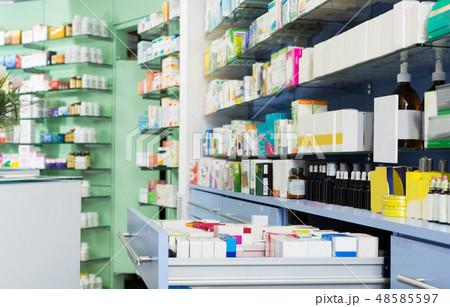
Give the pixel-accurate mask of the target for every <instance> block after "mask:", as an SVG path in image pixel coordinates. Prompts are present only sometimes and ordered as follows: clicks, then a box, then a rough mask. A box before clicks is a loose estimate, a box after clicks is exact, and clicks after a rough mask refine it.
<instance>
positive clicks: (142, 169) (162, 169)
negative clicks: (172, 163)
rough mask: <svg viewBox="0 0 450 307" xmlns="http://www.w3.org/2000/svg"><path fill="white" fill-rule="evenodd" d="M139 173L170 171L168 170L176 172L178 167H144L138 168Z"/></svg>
mask: <svg viewBox="0 0 450 307" xmlns="http://www.w3.org/2000/svg"><path fill="white" fill-rule="evenodd" d="M140 169H141V171H170V170H178V167H169V166H155V167H145V166H140Z"/></svg>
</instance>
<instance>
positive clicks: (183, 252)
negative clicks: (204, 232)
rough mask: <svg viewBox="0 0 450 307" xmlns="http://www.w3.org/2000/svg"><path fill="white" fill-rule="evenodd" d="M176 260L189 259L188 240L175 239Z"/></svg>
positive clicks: (185, 238)
mask: <svg viewBox="0 0 450 307" xmlns="http://www.w3.org/2000/svg"><path fill="white" fill-rule="evenodd" d="M175 241H176V242H177V258H189V240H188V238H187V237H177V238H176V239H175Z"/></svg>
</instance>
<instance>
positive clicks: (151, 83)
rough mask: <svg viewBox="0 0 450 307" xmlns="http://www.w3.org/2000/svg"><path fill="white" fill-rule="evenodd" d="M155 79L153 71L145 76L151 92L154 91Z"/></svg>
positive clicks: (148, 89)
mask: <svg viewBox="0 0 450 307" xmlns="http://www.w3.org/2000/svg"><path fill="white" fill-rule="evenodd" d="M153 79H154V73H153V72H152V71H148V72H147V74H146V75H145V81H146V83H147V91H149V92H151V91H152V89H153Z"/></svg>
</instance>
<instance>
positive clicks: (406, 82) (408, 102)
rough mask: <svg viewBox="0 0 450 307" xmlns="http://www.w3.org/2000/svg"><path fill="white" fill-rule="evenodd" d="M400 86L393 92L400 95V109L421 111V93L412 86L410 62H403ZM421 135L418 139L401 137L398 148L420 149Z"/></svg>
mask: <svg viewBox="0 0 450 307" xmlns="http://www.w3.org/2000/svg"><path fill="white" fill-rule="evenodd" d="M397 82H398V87H397V88H396V89H395V91H394V92H393V93H392V94H393V95H398V109H399V110H413V111H421V109H422V107H421V103H420V99H419V95H417V93H416V91H415V90H414V89H413V88H412V87H411V85H410V82H411V75H410V74H409V73H408V63H407V62H405V63H402V64H401V69H400V73H399V74H398V75H397ZM420 143H421V142H420V135H419V138H417V139H399V140H398V149H406V148H408V149H419V148H420Z"/></svg>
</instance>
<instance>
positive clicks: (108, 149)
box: [0, 35, 114, 288]
mask: <svg viewBox="0 0 450 307" xmlns="http://www.w3.org/2000/svg"><path fill="white" fill-rule="evenodd" d="M112 42H113V40H112V39H111V38H105V37H99V36H93V35H80V36H76V37H65V38H61V39H53V40H47V41H43V42H36V43H32V44H21V45H7V46H0V54H17V55H27V54H31V53H33V52H37V51H46V50H52V51H56V52H57V53H58V54H64V53H65V49H66V47H68V46H71V45H73V44H80V45H83V46H89V47H95V48H101V49H102V52H103V58H104V63H105V64H99V63H90V62H77V63H67V64H55V65H48V66H42V67H33V68H25V69H22V68H19V69H10V70H8V72H9V73H10V74H11V76H12V77H16V76H18V77H21V78H23V79H28V78H29V76H30V74H35V73H46V74H49V75H50V76H51V77H52V79H53V80H68V79H70V78H71V76H74V75H76V76H81V75H82V74H84V73H87V74H91V75H98V76H104V77H106V83H107V84H112V82H113V80H112V78H113V76H114V65H113V64H109V63H114V61H113V59H114V56H113V54H114V49H113V44H112ZM25 94H30V95H34V96H36V97H42V98H43V99H47V100H48V102H49V105H50V107H60V106H68V105H69V104H70V103H73V102H75V101H77V100H80V101H81V100H83V101H89V102H96V103H98V104H99V107H100V115H101V116H60V117H40V118H21V121H25V120H33V121H35V122H36V143H29V144H17V143H9V144H0V151H2V152H7V153H17V146H18V145H33V146H36V147H37V148H38V149H39V150H40V151H42V152H43V153H44V154H45V155H48V156H50V157H52V158H66V157H67V156H68V154H69V152H70V151H82V152H84V151H89V153H90V154H91V157H92V168H89V169H85V170H81V169H43V170H41V174H42V175H58V176H67V175H72V174H73V175H78V176H82V177H83V180H89V182H90V186H91V188H90V196H89V197H84V198H82V203H81V210H82V212H97V213H98V215H99V223H100V225H101V226H99V227H90V228H83V229H80V232H81V242H87V243H88V244H89V255H90V260H88V261H84V262H80V265H81V272H80V273H88V274H98V276H100V277H102V280H103V284H104V286H105V287H106V288H112V287H113V285H112V280H113V273H112V271H113V270H112V266H107V267H105V268H104V269H102V267H103V266H105V264H106V263H107V262H108V261H109V260H110V258H111V255H112V235H113V232H112V222H113V214H114V211H113V209H114V208H113V202H112V201H113V199H112V192H113V189H112V184H113V180H112V176H113V175H112V166H113V153H112V146H113V141H114V138H113V131H114V129H113V117H112V114H113V110H114V109H113V108H114V105H113V96H112V94H113V91H112V90H111V89H87V88H75V89H62V90H50V91H41V92H34V93H20V95H25ZM77 126H79V127H94V128H95V129H96V134H97V142H96V143H40V138H38V137H39V136H40V135H41V134H44V133H65V132H67V131H69V130H70V129H71V128H74V127H77Z"/></svg>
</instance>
